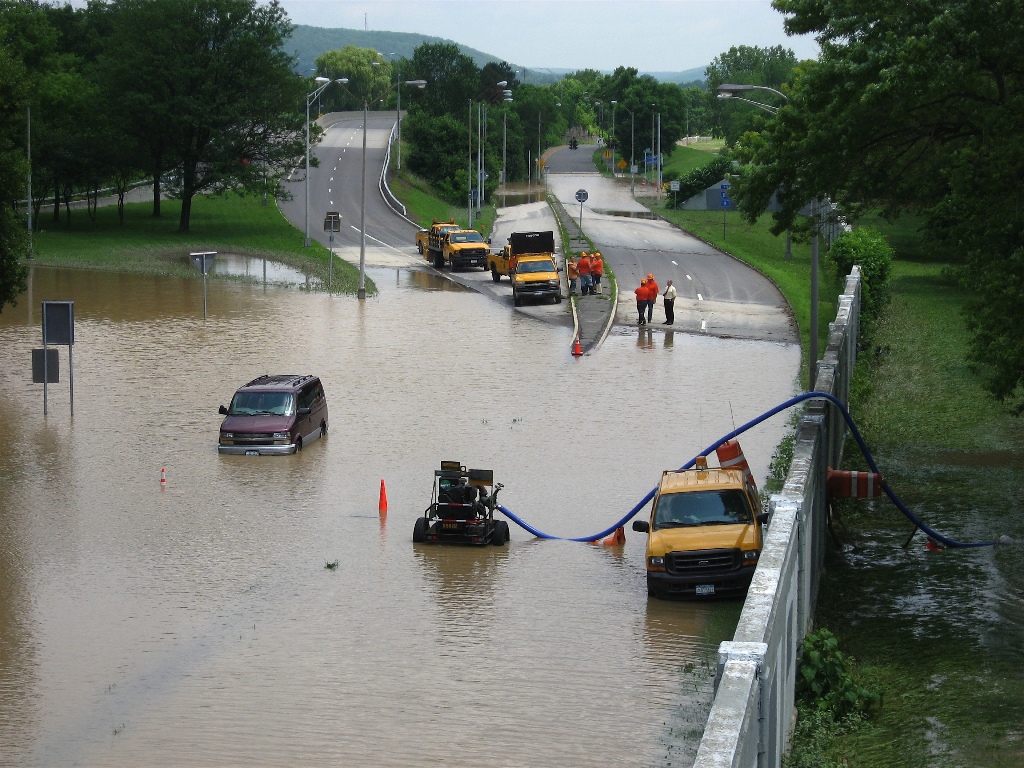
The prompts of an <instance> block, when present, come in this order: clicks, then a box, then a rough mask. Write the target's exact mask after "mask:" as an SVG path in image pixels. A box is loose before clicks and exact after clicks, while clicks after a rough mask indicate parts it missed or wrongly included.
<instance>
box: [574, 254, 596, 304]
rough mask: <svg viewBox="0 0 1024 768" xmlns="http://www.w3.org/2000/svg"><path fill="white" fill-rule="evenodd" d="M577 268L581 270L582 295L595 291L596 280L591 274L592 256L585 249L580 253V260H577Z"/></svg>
mask: <svg viewBox="0 0 1024 768" xmlns="http://www.w3.org/2000/svg"><path fill="white" fill-rule="evenodd" d="M576 268H577V269H578V270H579V271H580V295H581V296H587V295H588V294H591V293H593V292H594V281H593V279H592V275H591V274H590V257H589V256H587V252H586V251H584V252H583V253H581V254H580V260H579V261H577V262H576Z"/></svg>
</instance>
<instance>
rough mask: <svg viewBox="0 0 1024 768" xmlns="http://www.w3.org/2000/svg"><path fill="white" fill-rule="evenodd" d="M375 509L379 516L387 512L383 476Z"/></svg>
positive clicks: (386, 496)
mask: <svg viewBox="0 0 1024 768" xmlns="http://www.w3.org/2000/svg"><path fill="white" fill-rule="evenodd" d="M377 511H378V512H380V515H381V517H383V516H384V515H386V514H387V513H388V492H387V491H386V490H385V489H384V478H381V481H380V501H379V502H378V503H377Z"/></svg>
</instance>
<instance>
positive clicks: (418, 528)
mask: <svg viewBox="0 0 1024 768" xmlns="http://www.w3.org/2000/svg"><path fill="white" fill-rule="evenodd" d="M427 525H428V523H427V518H425V517H418V518H416V524H415V525H413V527H412V540H413V541H414V542H416V543H417V544H422V543H423V542H424V541H426V540H427Z"/></svg>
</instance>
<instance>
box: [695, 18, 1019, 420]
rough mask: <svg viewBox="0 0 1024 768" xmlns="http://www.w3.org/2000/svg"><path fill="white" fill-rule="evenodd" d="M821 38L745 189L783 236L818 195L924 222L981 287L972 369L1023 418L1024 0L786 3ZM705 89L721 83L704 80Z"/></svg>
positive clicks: (759, 139)
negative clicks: (919, 216) (771, 208)
mask: <svg viewBox="0 0 1024 768" xmlns="http://www.w3.org/2000/svg"><path fill="white" fill-rule="evenodd" d="M774 5H775V7H776V8H777V9H778V10H780V11H781V12H783V13H784V14H785V15H786V17H787V18H786V28H787V31H789V32H791V33H794V34H814V35H815V36H816V38H817V40H818V42H819V44H820V46H821V57H820V59H819V61H817V62H805V63H803V64H802V65H801V66H800V67H799V68H798V69H797V71H796V75H795V78H794V79H793V81H792V84H791V85H790V87H789V89H788V95H789V101H788V102H787V103H786V104H785V105H784V106H783V107H782V108H781V109H780V110H779V112H778V114H777V115H776V116H775V117H774V118H770V119H769V120H768V121H767V122H766V124H765V125H764V126H763V127H762V128H761V129H760V131H759V132H758V133H757V134H747V135H745V136H744V137H743V138H742V140H741V142H740V146H739V148H738V153H737V154H738V156H739V157H740V158H741V159H742V160H744V161H745V162H746V165H745V167H744V169H743V176H742V178H741V180H740V183H739V184H738V185H737V188H736V192H737V197H738V199H739V203H740V206H741V210H743V211H744V212H745V213H746V215H748V216H750V217H755V216H757V215H759V214H760V213H761V212H762V211H763V210H764V209H765V207H766V206H767V203H768V201H769V199H770V198H771V196H772V194H773V193H776V192H778V201H779V203H780V205H781V210H780V211H779V212H778V213H776V214H775V218H776V222H775V229H776V230H777V231H782V230H783V229H784V228H786V227H787V226H788V225H789V224H790V223H791V222H792V221H793V219H794V218H795V216H796V213H797V211H798V210H799V209H800V208H801V207H802V206H803V205H804V204H805V203H806V202H807V201H809V200H811V199H813V198H815V197H818V198H821V197H826V196H827V197H829V198H831V199H832V200H833V201H835V202H836V203H838V204H839V206H840V208H841V209H842V210H843V211H844V212H846V213H847V215H849V216H853V217H856V215H857V214H858V212H859V211H861V210H863V209H864V208H866V207H872V208H881V209H882V210H883V211H885V212H887V213H888V214H889V215H892V216H895V215H898V213H899V212H900V211H902V210H915V211H920V212H923V213H926V214H928V216H929V220H928V226H927V230H928V233H929V234H930V235H931V236H932V237H934V238H935V239H936V240H937V241H939V242H941V243H945V244H947V245H948V246H950V247H951V248H953V249H955V250H956V251H957V252H959V253H960V254H962V255H963V259H964V268H965V274H969V275H970V281H969V284H970V286H971V288H972V289H974V290H975V291H977V295H978V297H979V298H978V300H977V301H975V302H972V303H971V304H970V307H969V317H970V320H969V327H970V328H971V329H972V330H973V332H974V348H973V351H972V353H971V357H972V360H973V361H974V362H975V363H976V364H977V366H978V368H979V370H980V371H981V372H982V373H983V375H984V376H985V378H986V380H987V382H988V386H989V388H990V390H991V391H992V392H993V393H994V394H995V395H996V396H997V397H999V398H1001V399H1004V400H1008V401H1010V402H1011V403H1012V404H1013V405H1014V407H1015V409H1016V410H1017V411H1018V412H1021V411H1024V336H1022V335H1021V334H1020V332H1019V329H1020V328H1021V326H1022V325H1024V206H1022V202H1024V201H1022V195H1024V185H1022V184H1021V181H1022V177H1024V120H1022V119H1021V118H1022V116H1024V4H1021V3H1020V2H1019V0H991V1H990V2H986V3H979V2H975V1H974V0H920V2H915V3H904V2H900V1H899V0H879V2H875V3H869V4H861V3H850V2H847V1H846V0H775V2H774ZM709 87H712V83H711V82H709Z"/></svg>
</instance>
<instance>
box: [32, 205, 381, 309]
mask: <svg viewBox="0 0 1024 768" xmlns="http://www.w3.org/2000/svg"><path fill="white" fill-rule="evenodd" d="M180 212H181V201H179V200H164V201H163V202H162V203H161V216H160V218H159V219H155V218H153V216H152V204H151V203H131V204H127V205H125V214H124V223H123V224H122V223H121V222H119V221H118V217H117V207H116V206H106V207H103V208H100V209H99V210H98V211H97V215H96V223H95V224H93V222H92V221H91V220H90V218H89V216H88V214H87V213H86V211H85V210H78V209H76V210H73V211H72V213H71V226H70V227H69V226H68V225H67V224H66V223H65V222H64V221H63V220H62V221H61V222H59V223H54V222H53V220H52V219H51V218H50V217H49V216H48V215H46V213H45V211H44V213H43V215H41V216H40V217H39V224H40V229H39V231H38V232H37V233H36V235H35V237H34V249H35V257H36V264H40V265H48V266H57V267H76V268H87V269H110V270H119V271H125V272H146V273H155V274H166V275H175V276H178V277H198V276H199V274H198V271H197V270H196V269H194V268H193V267H192V266H191V264H190V263H189V261H188V258H187V257H188V254H189V253H190V252H193V251H217V252H220V253H236V254H241V255H245V256H253V257H257V258H259V257H266V258H268V259H271V260H272V261H276V262H279V263H282V264H286V265H288V266H292V267H295V268H297V269H299V270H301V271H303V272H305V273H307V274H310V275H312V276H313V277H315V278H318V279H319V280H320V281H322V282H323V283H325V284H326V281H327V271H328V269H327V268H328V261H327V259H328V252H327V249H326V248H324V247H323V246H322V245H320V244H319V243H317V242H315V241H314V242H312V243H311V244H310V246H309V247H308V248H305V247H303V244H302V241H303V237H302V233H301V232H299V231H298V230H297V229H295V227H293V226H292V225H291V224H289V223H288V222H287V221H286V220H285V218H284V216H282V215H281V212H280V211H279V210H278V208H277V206H276V205H275V204H274V203H273V202H271V204H270V205H268V206H266V207H264V206H263V205H262V204H261V201H260V198H259V197H258V196H247V197H240V196H238V195H234V194H227V195H223V196H219V197H197V198H195V199H194V200H193V201H192V217H191V227H190V228H191V231H190V232H189V233H187V234H182V233H179V232H178V218H179V215H180ZM213 277H216V274H214V275H213ZM358 285H359V271H358V269H356V268H355V267H354V266H352V265H350V264H348V263H347V262H345V261H342V260H340V259H337V258H336V259H335V264H334V281H333V286H334V290H335V291H337V292H339V293H353V294H354V293H355V292H356V290H357V289H358ZM366 288H367V293H368V294H372V293H375V292H376V287H375V286H373V284H372V282H371V281H369V280H368V281H367V284H366Z"/></svg>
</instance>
